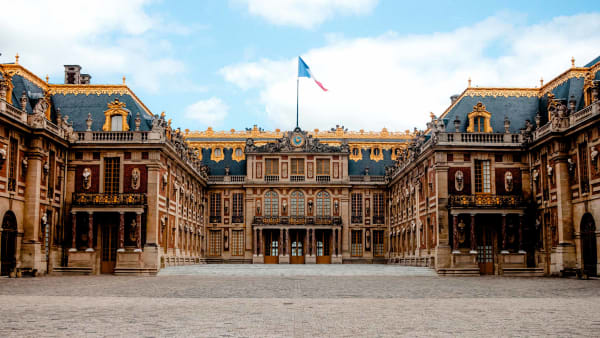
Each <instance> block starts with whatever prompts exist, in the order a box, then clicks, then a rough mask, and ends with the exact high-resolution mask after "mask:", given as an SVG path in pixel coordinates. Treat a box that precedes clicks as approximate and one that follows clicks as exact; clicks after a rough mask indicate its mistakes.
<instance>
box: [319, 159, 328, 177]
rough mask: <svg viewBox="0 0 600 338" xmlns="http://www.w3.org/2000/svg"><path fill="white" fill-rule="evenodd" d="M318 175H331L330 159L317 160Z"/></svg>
mask: <svg viewBox="0 0 600 338" xmlns="http://www.w3.org/2000/svg"><path fill="white" fill-rule="evenodd" d="M317 175H329V159H320V160H317Z"/></svg>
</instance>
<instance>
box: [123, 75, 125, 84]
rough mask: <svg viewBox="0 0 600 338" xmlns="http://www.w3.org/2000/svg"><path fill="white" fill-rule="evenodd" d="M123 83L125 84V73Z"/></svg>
mask: <svg viewBox="0 0 600 338" xmlns="http://www.w3.org/2000/svg"><path fill="white" fill-rule="evenodd" d="M123 85H125V75H123Z"/></svg>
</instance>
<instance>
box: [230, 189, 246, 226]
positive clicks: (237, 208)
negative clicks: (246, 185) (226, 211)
mask: <svg viewBox="0 0 600 338" xmlns="http://www.w3.org/2000/svg"><path fill="white" fill-rule="evenodd" d="M232 221H233V223H243V222H244V194H242V193H235V194H233V219H232Z"/></svg>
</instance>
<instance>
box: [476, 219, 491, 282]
mask: <svg viewBox="0 0 600 338" xmlns="http://www.w3.org/2000/svg"><path fill="white" fill-rule="evenodd" d="M482 224H483V225H481V226H479V227H478V228H479V232H478V234H477V263H479V272H480V273H481V274H482V275H493V274H494V241H493V239H494V238H493V234H494V229H493V228H492V225H491V224H489V223H487V222H483V223H482Z"/></svg>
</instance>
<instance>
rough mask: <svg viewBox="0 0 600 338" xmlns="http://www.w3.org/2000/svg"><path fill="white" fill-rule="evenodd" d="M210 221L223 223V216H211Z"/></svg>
mask: <svg viewBox="0 0 600 338" xmlns="http://www.w3.org/2000/svg"><path fill="white" fill-rule="evenodd" d="M208 221H209V222H210V223H221V216H210V217H209V218H208Z"/></svg>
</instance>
